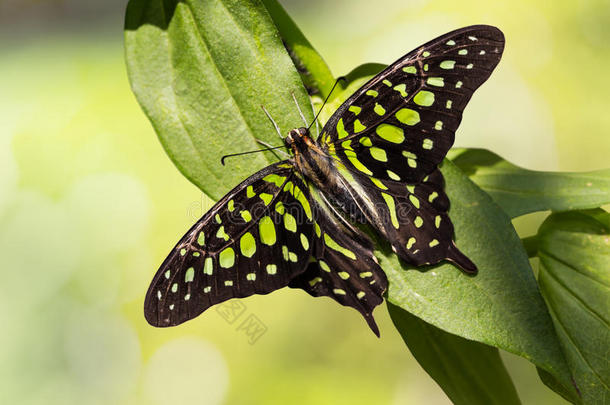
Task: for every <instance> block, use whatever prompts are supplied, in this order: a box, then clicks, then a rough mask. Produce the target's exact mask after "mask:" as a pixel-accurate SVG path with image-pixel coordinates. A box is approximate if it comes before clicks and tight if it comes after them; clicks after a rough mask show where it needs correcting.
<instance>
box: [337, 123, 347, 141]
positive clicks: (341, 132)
mask: <svg viewBox="0 0 610 405" xmlns="http://www.w3.org/2000/svg"><path fill="white" fill-rule="evenodd" d="M348 135H349V134H348V133H347V131H346V130H345V127H344V126H343V118H339V122H337V136H338V137H339V139H342V138H345V137H347V136H348Z"/></svg>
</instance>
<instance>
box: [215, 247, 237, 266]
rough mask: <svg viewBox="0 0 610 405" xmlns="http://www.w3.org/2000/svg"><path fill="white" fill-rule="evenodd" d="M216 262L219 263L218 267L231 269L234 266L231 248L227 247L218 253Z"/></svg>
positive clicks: (233, 254) (233, 255)
mask: <svg viewBox="0 0 610 405" xmlns="http://www.w3.org/2000/svg"><path fill="white" fill-rule="evenodd" d="M218 261H219V263H220V267H224V268H225V269H228V268H230V267H233V265H234V264H235V251H233V248H232V247H227V248H225V249H224V250H223V251H222V252H220V255H219V259H218Z"/></svg>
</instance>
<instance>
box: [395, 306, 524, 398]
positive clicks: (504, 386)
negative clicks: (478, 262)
mask: <svg viewBox="0 0 610 405" xmlns="http://www.w3.org/2000/svg"><path fill="white" fill-rule="evenodd" d="M388 310H389V312H390V316H391V317H392V321H393V322H394V325H395V326H396V329H398V331H399V332H400V335H401V336H402V338H403V340H404V341H405V343H406V344H407V346H408V347H409V350H411V353H413V356H415V358H416V359H417V361H418V362H419V364H420V365H421V366H422V367H423V368H424V369H425V370H426V372H427V373H428V374H430V376H431V377H432V378H433V379H434V380H435V381H436V382H437V383H438V385H440V387H441V388H442V389H443V391H445V393H446V394H447V396H448V397H449V398H450V399H451V401H452V402H453V403H454V404H456V405H462V404H463V405H477V404H481V405H493V404H498V405H512V404H520V403H521V401H519V396H518V395H517V391H516V390H515V386H514V385H513V382H512V380H511V378H510V376H509V375H508V372H507V371H506V368H505V367H504V364H503V363H502V359H500V354H499V353H498V349H496V348H492V347H489V346H487V345H484V344H482V343H478V342H474V341H472V340H467V339H464V338H462V337H459V336H456V335H452V334H450V333H447V332H444V331H442V330H440V329H438V328H436V327H434V326H432V325H430V324H429V323H426V322H424V321H422V320H421V319H419V318H417V317H416V316H413V315H411V314H410V313H408V312H407V311H405V310H403V309H401V308H400V307H397V306H395V305H392V304H390V303H388Z"/></svg>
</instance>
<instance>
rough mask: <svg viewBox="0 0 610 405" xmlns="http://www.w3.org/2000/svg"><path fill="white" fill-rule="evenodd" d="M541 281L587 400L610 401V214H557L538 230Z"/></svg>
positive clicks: (562, 342)
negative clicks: (609, 355) (609, 354)
mask: <svg viewBox="0 0 610 405" xmlns="http://www.w3.org/2000/svg"><path fill="white" fill-rule="evenodd" d="M538 256H539V257H540V272H539V276H538V281H539V283H540V288H541V290H542V294H543V295H544V298H545V299H546V301H547V304H548V306H549V308H550V310H551V315H552V317H553V321H554V322H555V327H556V329H557V332H558V335H559V339H560V343H561V345H562V347H563V350H564V352H565V353H566V357H567V361H568V364H569V366H570V368H571V370H572V374H573V376H574V379H575V380H576V383H577V384H578V387H579V388H580V391H581V394H582V398H583V400H584V403H587V404H602V403H608V401H610V359H609V357H608V353H609V348H610V214H608V213H606V212H604V211H603V210H601V209H597V210H592V211H576V212H567V213H559V214H553V215H551V216H550V217H549V218H547V219H546V221H545V222H544V223H543V224H542V226H541V227H540V230H539V232H538Z"/></svg>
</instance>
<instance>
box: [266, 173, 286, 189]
mask: <svg viewBox="0 0 610 405" xmlns="http://www.w3.org/2000/svg"><path fill="white" fill-rule="evenodd" d="M263 180H264V181H266V182H268V183H273V184H275V185H276V186H278V187H282V184H284V181H286V177H284V176H278V175H277V174H269V175H267V176H265V177H263Z"/></svg>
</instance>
